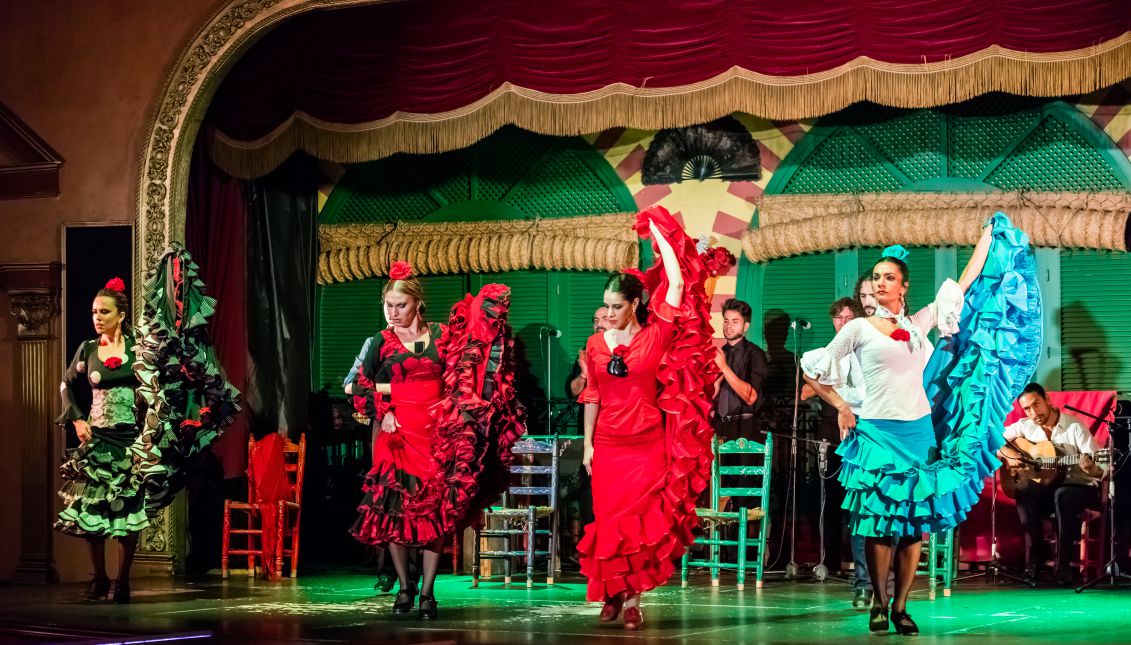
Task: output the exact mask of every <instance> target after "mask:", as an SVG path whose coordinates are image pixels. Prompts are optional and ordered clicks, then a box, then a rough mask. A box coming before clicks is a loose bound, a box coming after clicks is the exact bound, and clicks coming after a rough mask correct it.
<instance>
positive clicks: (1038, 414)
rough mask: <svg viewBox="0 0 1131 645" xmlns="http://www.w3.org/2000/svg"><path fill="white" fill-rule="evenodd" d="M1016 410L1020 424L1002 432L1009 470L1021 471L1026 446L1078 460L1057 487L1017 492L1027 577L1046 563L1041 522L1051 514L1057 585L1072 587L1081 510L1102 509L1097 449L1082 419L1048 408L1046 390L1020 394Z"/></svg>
mask: <svg viewBox="0 0 1131 645" xmlns="http://www.w3.org/2000/svg"><path fill="white" fill-rule="evenodd" d="M1018 404H1019V405H1020V406H1021V410H1022V411H1023V412H1024V413H1025V417H1026V418H1024V419H1021V420H1019V421H1016V422H1014V423H1012V424H1010V425H1009V426H1007V427H1006V428H1005V440H1006V445H1005V446H1004V447H1003V448H1002V449H1001V450H999V451H998V456H999V457H1001V458H1002V459H1003V461H1004V462H1005V464H1006V466H1007V467H1009V468H1011V469H1012V468H1021V467H1024V465H1025V464H1024V459H1023V458H1022V457H1021V455H1020V454H1019V453H1022V454H1023V453H1025V451H1026V446H1028V444H1029V443H1032V444H1037V443H1041V442H1051V443H1052V444H1053V446H1054V447H1055V448H1056V453H1057V455H1066V456H1075V455H1078V456H1079V465H1071V466H1067V467H1065V468H1066V470H1065V471H1064V477H1063V479H1061V480H1060V481H1059V482H1052V483H1049V484H1042V483H1040V482H1037V481H1030V482H1029V483H1028V485H1027V486H1019V487H1018V488H1017V491H1016V498H1017V515H1018V517H1019V518H1020V520H1021V529H1022V530H1023V531H1024V532H1025V546H1026V553H1025V577H1026V578H1029V579H1035V578H1036V576H1037V573H1038V570H1039V568H1041V567H1042V566H1043V565H1044V562H1045V543H1044V535H1043V531H1042V526H1041V524H1042V518H1043V517H1044V516H1045V515H1046V514H1048V513H1049V512H1050V511H1051V512H1053V513H1054V514H1055V516H1056V526H1057V554H1056V582H1057V584H1059V585H1071V584H1074V579H1075V571H1074V570H1072V569H1071V567H1070V565H1071V561H1072V553H1073V549H1072V544H1073V543H1074V542H1076V541H1077V540H1079V539H1080V521H1081V520H1080V514H1081V513H1082V512H1083V511H1084V509H1085V508H1090V509H1096V510H1098V509H1099V508H1100V494H1099V478H1100V477H1102V476H1103V474H1104V471H1103V469H1102V468H1100V467H1099V466H1097V465H1096V464H1095V462H1094V461H1093V460H1092V457H1091V456H1092V455H1095V454H1096V451H1098V450H1099V445H1098V444H1096V440H1095V439H1094V438H1093V437H1092V433H1091V432H1089V431H1088V429H1087V426H1085V425H1084V424H1083V423H1081V422H1080V419H1078V418H1076V417H1074V416H1072V415H1071V414H1068V413H1067V412H1061V410H1060V409H1059V408H1056V407H1053V406H1052V405H1050V404H1049V401H1048V395H1047V394H1045V389H1044V388H1043V387H1041V386H1040V385H1039V384H1037V383H1030V384H1029V385H1027V386H1025V389H1024V390H1022V391H1021V396H1019V397H1018Z"/></svg>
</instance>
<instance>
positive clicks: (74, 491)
mask: <svg viewBox="0 0 1131 645" xmlns="http://www.w3.org/2000/svg"><path fill="white" fill-rule="evenodd" d="M127 311H128V301H127V299H126V294H125V285H124V284H123V283H122V281H121V279H119V278H115V279H113V280H111V281H110V282H108V283H107V284H106V287H105V288H103V289H101V290H99V292H98V295H97V296H96V297H95V298H94V304H93V306H92V308H91V316H92V318H93V320H94V331H95V332H97V333H98V338H97V339H95V340H88V341H86V342H84V343H82V345H80V346H79V349H78V351H77V352H76V353H75V357H74V360H72V361H71V365H70V367H69V368H67V373H66V375H65V376H64V377H63V382H62V384H60V387H59V392H60V394H61V396H62V399H63V414H62V415H61V416H60V417H59V419H58V423H60V424H66V423H67V422H70V423H71V424H73V425H74V428H75V434H77V435H78V438H79V441H80V442H81V444H80V445H79V447H78V448H77V449H75V450H74V451H73V452H72V453H71V458H70V459H69V460H68V461H67V462H66V463H64V464H63V466H62V469H61V470H62V474H63V479H64V484H63V488H62V489H61V490H60V491H59V496H60V497H62V498H63V499H64V500H65V501H66V507H65V508H64V509H63V511H62V512H61V513H59V519H58V520H56V522H55V529H56V530H58V531H61V532H63V533H67V534H70V535H75V536H78V537H82V538H84V539H85V540H86V543H87V546H88V547H89V550H90V558H91V563H92V564H93V566H94V579H93V580H92V581H91V583H90V588H89V589H88V590H87V593H86V597H87V598H90V599H97V598H104V597H105V596H107V595H108V593H109V591H110V579H109V578H108V577H107V576H106V562H105V560H106V538H117V540H118V561H119V569H118V585H117V588H116V589H115V590H114V600H115V601H116V602H128V601H129V578H130V564H131V563H132V562H133V556H134V550H135V549H136V548H137V537H138V532H140V531H141V530H142V529H144V528H146V527H148V526H149V518H148V516H147V515H146V511H145V494H144V492H143V491H142V487H141V478H140V477H139V476H138V474H137V473H136V472H135V470H134V457H133V454H132V453H131V451H130V447H131V446H132V445H133V443H134V441H135V440H136V439H137V437H138V435H139V433H140V423H139V421H140V419H141V416H140V415H139V414H138V412H137V410H138V406H137V388H138V386H139V385H140V382H139V381H138V379H137V376H135V374H134V370H133V364H134V362H135V357H134V353H133V345H134V341H133V338H132V336H131V335H130V326H129V318H128V315H127ZM83 381H85V382H86V385H89V387H90V389H91V393H92V397H91V405H90V409H89V410H83V409H81V408H80V407H79V406H78V404H77V403H76V399H75V389H76V388H78V387H84V384H83Z"/></svg>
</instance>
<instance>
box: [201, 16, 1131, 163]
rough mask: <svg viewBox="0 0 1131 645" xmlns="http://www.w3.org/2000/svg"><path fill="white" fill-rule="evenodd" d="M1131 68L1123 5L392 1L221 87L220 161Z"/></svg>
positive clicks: (1079, 78)
mask: <svg viewBox="0 0 1131 645" xmlns="http://www.w3.org/2000/svg"><path fill="white" fill-rule="evenodd" d="M1129 70H1131V11H1128V7H1127V2H1126V0H1042V1H1040V2H1033V1H1032V0H1000V1H993V2H990V1H986V0H868V1H863V2H844V1H843V0H791V1H790V2H782V1H771V2H766V1H765V0H731V1H729V2H706V1H697V2H693V1H686V0H672V1H669V2H639V1H632V0H566V1H564V2H551V3H544V2H530V1H529V0H502V1H496V2H479V3H471V2H462V1H457V0H420V1H414V2H390V3H386V4H377V5H372V6H365V7H356V8H349V9H339V10H332V11H324V12H316V13H309V14H305V15H302V16H300V17H298V18H295V19H293V20H291V21H288V22H286V23H283V24H282V25H281V26H280V27H278V28H276V29H275V30H274V31H272V32H271V33H269V34H268V35H266V36H265V37H264V38H263V39H262V40H261V41H260V42H259V43H257V44H256V45H255V46H254V47H253V48H252V49H251V50H250V51H249V52H248V53H247V54H246V55H245V56H244V58H243V59H241V60H240V61H239V62H238V63H237V65H236V66H235V68H234V69H233V70H232V72H231V74H230V75H229V76H228V77H227V78H226V79H225V81H224V83H223V84H222V86H221V88H220V89H219V91H218V93H217V94H216V96H215V98H214V100H213V103H212V106H211V109H210V113H209V115H208V119H209V120H210V121H211V123H212V124H213V125H215V126H216V128H217V134H216V135H215V142H214V143H215V146H214V148H213V157H214V159H215V160H216V161H217V163H218V164H219V165H220V166H221V167H223V168H224V169H225V170H227V171H228V172H230V173H232V174H234V175H237V176H243V177H248V176H255V175H260V174H263V173H265V172H267V171H269V170H270V169H271V168H273V167H275V166H276V165H278V164H279V163H281V162H282V160H283V159H285V158H286V157H287V156H289V155H290V154H291V153H292V152H294V151H295V150H296V149H304V150H307V151H308V152H310V153H312V154H314V155H315V156H317V157H320V158H323V159H327V160H332V161H338V162H357V161H364V160H371V159H376V158H380V157H384V156H387V155H390V154H393V153H396V152H417V153H422V152H438V151H443V150H450V149H455V148H460V147H464V146H467V145H469V144H471V143H473V142H474V141H476V140H478V139H480V138H482V137H484V136H486V135H488V134H490V133H491V132H493V131H494V130H496V129H497V128H498V127H500V126H502V125H504V124H507V123H513V124H516V125H519V126H521V127H524V128H526V129H529V130H532V131H535V132H540V133H544V134H555V135H573V134H581V133H588V132H596V131H600V130H603V129H605V128H608V127H614V126H631V127H638V128H647V129H658V128H664V127H676V126H682V125H689V124H692V123H698V122H704V121H707V120H710V119H713V118H716V117H719V116H722V115H724V114H729V113H732V112H747V113H751V114H756V115H759V116H762V117H766V118H772V119H789V118H803V117H813V116H818V115H822V114H826V113H829V112H832V111H835V110H837V109H840V108H842V107H844V106H846V105H849V104H851V103H854V102H857V101H861V100H870V101H875V102H878V103H882V104H885V105H892V106H899V107H923V106H933V105H941V104H946V103H953V102H957V101H961V100H964V99H967V98H970V97H972V96H975V95H978V94H982V93H985V92H989V91H1006V92H1011V93H1015V94H1026V95H1034V96H1053V95H1066V94H1074V93H1080V92H1086V91H1091V90H1094V89H1097V88H1099V87H1103V86H1107V85H1110V84H1113V83H1116V82H1119V81H1121V80H1123V79H1124V78H1126V77H1127V76H1128V75H1129V73H1131V72H1129Z"/></svg>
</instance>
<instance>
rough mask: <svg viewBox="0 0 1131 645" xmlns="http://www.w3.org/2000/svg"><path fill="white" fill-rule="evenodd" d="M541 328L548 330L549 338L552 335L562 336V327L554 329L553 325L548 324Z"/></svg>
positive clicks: (547, 335)
mask: <svg viewBox="0 0 1131 645" xmlns="http://www.w3.org/2000/svg"><path fill="white" fill-rule="evenodd" d="M539 329H541V330H542V331H544V332H546V337H547V338H550V337H552V338H561V337H562V332H561V330H560V329H554V328H553V327H548V326H546V325H542V326H541V327H539Z"/></svg>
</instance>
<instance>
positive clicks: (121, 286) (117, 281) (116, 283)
mask: <svg viewBox="0 0 1131 645" xmlns="http://www.w3.org/2000/svg"><path fill="white" fill-rule="evenodd" d="M106 288H107V289H109V290H111V291H125V290H126V283H125V282H123V281H122V279H121V278H111V279H110V281H109V282H107V283H106Z"/></svg>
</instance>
